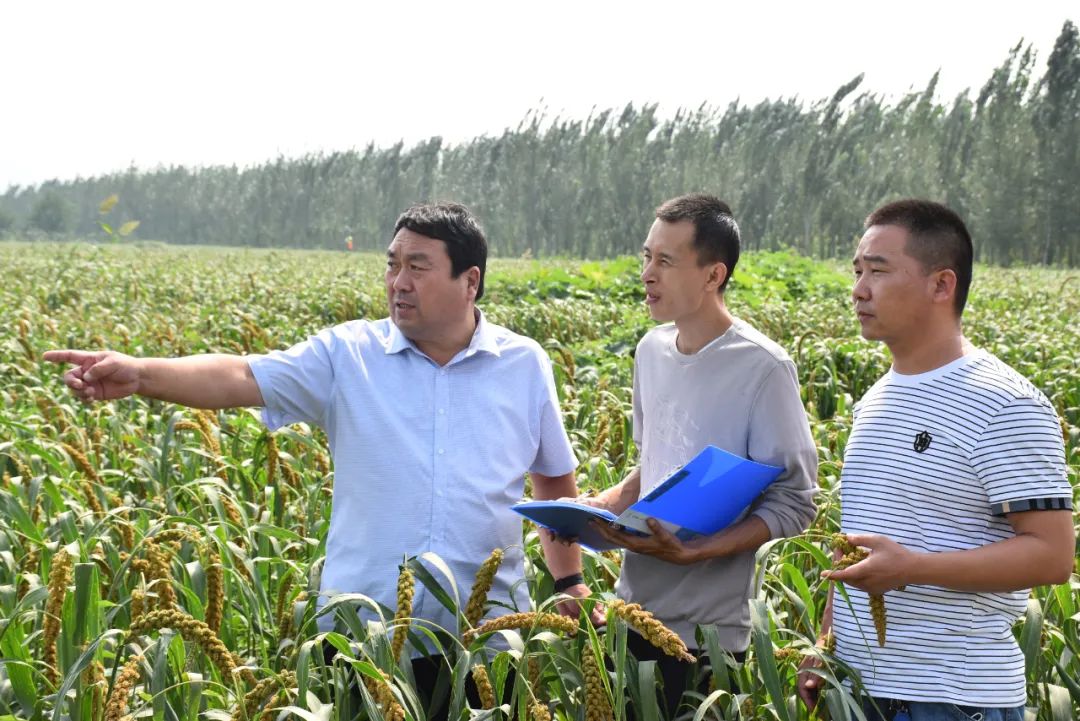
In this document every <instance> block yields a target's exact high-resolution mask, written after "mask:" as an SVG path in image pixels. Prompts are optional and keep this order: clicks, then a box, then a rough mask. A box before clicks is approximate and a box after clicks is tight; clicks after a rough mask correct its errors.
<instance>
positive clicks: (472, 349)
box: [386, 308, 500, 363]
mask: <svg viewBox="0 0 1080 721" xmlns="http://www.w3.org/2000/svg"><path fill="white" fill-rule="evenodd" d="M473 310H474V312H475V313H476V330H474V331H473V335H472V339H470V341H469V345H468V346H467V347H466V348H465V349H464V351H462V352H460V353H458V354H457V355H456V356H454V360H452V361H450V363H455V362H456V361H458V360H464V359H465V358H468V357H470V356H472V355H474V354H476V353H478V352H480V351H484V352H485V353H490V354H491V355H493V356H495V357H496V358H498V357H499V355H500V352H499V343H498V340H497V339H496V337H495V331H494V330H493V329H492V327H491V324H490V323H488V322H487V319H486V318H484V312H483V311H482V310H480V309H479V308H474V309H473ZM407 349H408V350H413V351H415V352H416V353H419V354H420V355H424V353H423V352H422V351H421V350H420V349H419V348H417V347H416V344H415V343H413V342H412V341H411V340H409V339H408V338H406V337H405V334H404V333H402V332H401V329H400V328H398V327H397V324H396V323H394V321H392V320H391V321H390V334H389V335H388V336H387V339H386V354H387V355H392V354H394V353H400V352H401V351H403V350H407ZM424 357H425V358H426V357H427V356H426V355H424Z"/></svg>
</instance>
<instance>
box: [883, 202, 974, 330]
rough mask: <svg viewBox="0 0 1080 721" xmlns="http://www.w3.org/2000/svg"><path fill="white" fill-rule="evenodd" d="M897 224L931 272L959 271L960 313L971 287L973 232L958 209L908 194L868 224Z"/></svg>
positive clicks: (911, 253)
mask: <svg viewBox="0 0 1080 721" xmlns="http://www.w3.org/2000/svg"><path fill="white" fill-rule="evenodd" d="M874 225H896V226H899V227H901V228H904V229H905V230H906V231H907V232H908V236H909V237H908V242H907V244H906V245H905V246H904V251H905V252H906V253H907V254H908V255H909V256H911V257H912V258H914V259H915V260H917V261H919V263H921V264H922V266H923V268H924V269H925V270H926V271H927V272H933V271H937V270H945V269H949V270H951V271H952V272H953V273H955V274H956V298H955V299H954V306H953V307H954V309H955V310H956V315H957V316H958V317H959V316H960V315H961V314H962V313H963V312H964V306H965V305H966V304H967V298H968V290H969V289H970V288H971V265H972V256H973V250H972V246H971V234H970V233H968V229H967V226H966V225H964V221H963V220H961V218H960V216H959V215H957V214H956V212H955V211H953V210H951V209H950V208H947V207H946V206H944V205H942V204H941V203H935V202H934V201H932V200H921V199H918V198H905V199H903V200H897V201H895V202H892V203H888V204H887V205H883V206H881V207H880V208H878V209H877V210H875V211H874V212H873V213H871V214H870V215H869V216H867V218H866V223H865V228H867V229H869V228H870V227H871V226H874Z"/></svg>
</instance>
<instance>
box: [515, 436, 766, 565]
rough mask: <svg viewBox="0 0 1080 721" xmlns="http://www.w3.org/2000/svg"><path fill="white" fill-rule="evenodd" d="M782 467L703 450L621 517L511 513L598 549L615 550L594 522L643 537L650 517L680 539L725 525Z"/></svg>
mask: <svg viewBox="0 0 1080 721" xmlns="http://www.w3.org/2000/svg"><path fill="white" fill-rule="evenodd" d="M783 470H784V469H783V468H781V467H779V466H770V465H766V464H764V463H757V462H756V461H751V460H747V459H746V458H740V457H739V456H736V455H734V454H732V453H728V452H727V451H724V450H721V449H720V448H717V447H716V446H706V447H705V449H704V450H702V451H701V452H700V453H698V454H697V455H696V456H694V458H693V459H691V460H690V462H688V463H687V464H686V465H684V466H683V467H682V468H679V469H678V470H676V471H675V472H673V473H672V474H671V475H669V476H668V477H667V478H665V479H664V480H663V481H661V482H660V483H659V484H657V485H656V487H655V488H653V489H652V490H651V491H649V493H648V494H646V495H645V497H644V498H642V499H641V500H640V501H638V502H637V503H635V504H634V505H632V506H630V508H628V509H626V511H625V512H624V513H623V514H622V515H620V516H615V514H613V513H611V512H609V511H604V510H600V509H598V508H592V507H590V506H585V505H583V504H580V503H571V502H567V501H526V502H524V503H518V504H516V505H514V506H513V507H512V508H513V510H515V511H517V512H518V513H520V514H521V515H522V516H525V517H526V518H528V519H530V520H532V521H534V522H535V523H536V524H537V525H540V526H543V527H544V528H547V529H550V530H552V531H554V532H555V533H557V534H559V535H560V536H564V537H568V538H577V539H578V540H579V542H580V543H581V545H583V546H586V547H588V548H591V549H593V550H597V551H603V550H608V549H611V548H616V547H617V546H615V545H614V544H612V543H610V542H608V541H607V540H606V539H604V538H603V537H602V536H600V535H599V534H598V533H596V531H595V530H594V529H593V528H592V527H591V526H590V525H589V522H590V521H592V520H594V519H598V520H601V521H603V522H607V523H614V524H617V525H618V526H621V527H622V529H623V530H627V531H631V532H636V533H639V534H644V535H648V534H649V533H650V531H649V528H648V526H647V525H646V523H645V521H646V520H647V519H649V518H655V519H656V520H658V521H660V523H661V525H662V526H663V527H664V528H665V529H667V530H668V531H669V532H671V533H673V534H674V535H675V536H676V537H677V538H679V539H680V540H683V541H687V540H690V539H692V538H697V537H699V536H708V535H711V534H713V533H716V532H717V531H721V530H723V529H724V528H727V527H728V526H730V525H731V524H732V523H733V522H734V521H735V519H737V518H738V517H739V516H740V515H741V514H742V513H743V511H745V510H746V508H747V507H748V506H749V505H750V504H751V503H752V502H753V501H754V499H755V498H757V497H758V496H759V495H760V494H761V492H762V491H763V490H765V487H766V486H768V485H769V484H770V483H772V482H773V481H774V480H776V478H777V477H778V476H779V475H780V473H781V472H782V471H783Z"/></svg>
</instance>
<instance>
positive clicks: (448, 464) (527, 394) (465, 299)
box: [45, 204, 588, 633]
mask: <svg viewBox="0 0 1080 721" xmlns="http://www.w3.org/2000/svg"><path fill="white" fill-rule="evenodd" d="M486 259H487V244H486V241H485V239H484V235H483V232H482V230H481V229H480V226H479V224H478V223H477V221H476V219H475V218H474V217H473V216H472V215H471V213H469V211H468V210H467V209H465V208H464V207H463V206H460V205H457V204H438V205H421V206H414V207H412V208H410V209H408V210H406V211H405V212H404V213H403V214H402V215H401V217H400V218H398V221H397V223H396V224H395V227H394V237H393V240H392V242H391V243H390V246H389V248H388V249H387V268H386V293H387V300H388V303H389V307H390V317H389V318H385V319H382V320H377V321H366V320H356V321H350V322H348V323H343V324H341V325H338V326H335V327H333V328H329V329H326V330H324V331H322V332H321V333H319V334H317V335H315V336H313V337H312V338H310V339H308V340H307V341H304V342H302V343H299V344H298V345H296V346H293V347H292V348H290V349H288V350H285V351H275V352H272V353H269V354H267V355H263V356H248V357H242V356H234V355H224V354H206V355H199V356H189V357H184V358H171V359H162V358H133V357H130V356H126V355H123V354H121V353H115V352H111V351H104V352H85V351H50V352H48V353H46V354H45V359H46V360H49V361H56V362H68V363H73V364H75V367H74V368H72V369H71V370H69V371H68V372H67V373H66V374H65V382H66V383H67V384H68V386H69V387H70V388H71V389H72V390H73V391H74V392H75V394H76V395H77V396H79V397H80V398H82V399H83V400H87V401H93V400H110V399H114V398H122V397H124V396H128V395H132V394H139V395H143V396H147V397H150V398H157V399H161V400H166V401H171V402H174V403H179V404H182V405H186V406H192V407H197V408H229V407H237V406H262V407H263V416H262V417H263V421H264V422H265V423H266V424H267V426H268V427H270V428H271V429H273V428H278V427H280V426H282V425H285V424H289V423H296V422H301V421H303V422H307V423H312V424H316V425H319V426H321V427H322V428H323V429H324V430H325V431H326V434H327V437H328V438H329V442H330V447H331V450H332V453H333V457H334V467H335V476H334V477H335V482H334V500H333V509H332V511H331V520H330V530H329V536H328V538H327V551H326V563H325V566H324V569H323V573H322V591H323V593H324V594H330V593H333V592H359V593H364V594H365V595H368V596H370V597H371V598H373V599H374V600H376V601H378V602H380V603H382V604H384V605H386V606H388V607H390V608H393V607H394V605H395V584H396V579H397V574H398V564H399V563H400V562H401V559H402V558H403V557H404V556H413V555H417V554H421V553H424V552H426V551H433V552H435V553H437V554H438V555H439V556H441V557H442V558H443V560H445V561H446V563H447V565H448V566H449V568H450V570H451V571H452V572H453V574H454V576H455V578H456V580H457V582H458V583H459V584H461V585H464V586H465V587H466V588H467V587H468V585H469V584H470V583H471V581H472V578H473V576H474V575H475V573H476V570H477V568H478V567H479V565H480V564H481V563H482V562H483V561H484V559H485V558H486V557H487V556H488V555H489V554H490V553H491V551H492V550H493V549H495V548H503V549H505V551H506V556H505V559H504V562H503V565H502V568H501V569H500V571H499V574H498V576H497V577H496V579H495V584H494V586H493V588H492V592H491V594H490V597H491V598H492V599H493V600H495V601H497V602H501V603H503V604H508V605H510V606H514V605H517V606H519V607H522V608H523V609H525V608H527V606H528V597H527V594H526V593H525V589H524V588H523V585H522V584H521V583H520V579H521V578H522V577H523V573H524V572H523V562H522V550H521V522H520V518H519V517H517V515H516V514H514V513H513V512H511V510H510V506H511V505H512V504H513V503H514V502H516V501H518V500H520V498H521V497H522V494H523V492H524V474H525V473H526V472H528V473H529V474H530V475H531V478H532V483H533V489H534V495H535V496H536V497H537V498H559V497H560V496H567V495H575V494H576V486H575V483H574V475H573V471H574V468H575V466H576V460H575V458H574V455H573V453H572V451H571V448H570V443H569V440H568V439H567V437H566V432H565V430H564V429H563V425H562V420H561V415H560V413H559V408H558V399H557V396H556V393H555V384H554V380H553V378H552V372H551V365H550V361H549V360H548V358H547V356H546V354H545V353H544V352H543V350H542V349H541V348H540V346H539V345H538V344H537V343H536V342H535V341H533V340H531V339H528V338H524V337H522V336H519V335H516V334H514V333H512V332H510V331H509V330H507V329H505V328H501V327H499V326H496V325H493V324H491V323H488V322H487V320H486V319H485V318H484V315H483V313H481V312H480V310H479V309H477V308H476V305H475V303H476V301H477V300H479V299H480V298H481V297H482V296H483V291H484V272H485V267H486ZM542 542H543V544H544V552H545V555H546V559H547V563H548V566H549V568H550V570H551V572H552V574H553V575H554V576H555V578H556V579H557V580H558V581H560V582H559V583H557V588H560V589H561V590H563V591H564V592H565V593H567V594H569V595H571V596H574V597H582V596H586V595H588V589H587V588H586V587H585V586H584V584H582V583H581V577H580V570H581V565H580V564H581V559H580V551H579V549H578V548H577V547H576V546H572V547H567V546H564V545H562V544H560V543H557V542H555V541H554V540H552V539H550V538H547V537H544V538H543V539H542ZM515 584H517V586H516V590H515V589H514V586H515ZM463 601H464V599H462V602H463ZM566 611H567V612H568V613H576V609H573V608H566ZM414 615H415V616H416V617H417V618H420V619H424V620H425V621H426V622H429V623H431V624H435V625H437V626H439V627H442V628H445V629H448V630H449V631H451V632H452V633H453V632H454V631H456V619H455V618H454V617H453V615H451V614H450V613H449V612H448V611H447V610H446V609H445V608H443V607H442V605H441V604H440V603H439V602H438V601H437V600H436V599H434V598H433V597H431V596H430V595H429V594H426V593H425V592H424V589H423V588H420V589H418V593H417V596H416V598H415V599H414ZM324 621H331V620H330V619H324Z"/></svg>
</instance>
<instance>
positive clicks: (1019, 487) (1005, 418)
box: [971, 397, 1072, 515]
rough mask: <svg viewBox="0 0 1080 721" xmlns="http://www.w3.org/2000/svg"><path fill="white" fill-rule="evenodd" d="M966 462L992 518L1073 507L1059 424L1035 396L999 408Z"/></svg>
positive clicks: (1017, 399)
mask: <svg viewBox="0 0 1080 721" xmlns="http://www.w3.org/2000/svg"><path fill="white" fill-rule="evenodd" d="M971 463H972V466H973V467H974V468H975V473H976V474H977V475H978V477H979V479H980V480H981V481H982V483H983V486H984V487H985V488H986V494H987V496H988V498H989V499H990V504H991V509H992V512H993V513H994V514H995V515H1004V514H1006V513H1015V512H1020V511H1033V510H1068V509H1071V508H1072V488H1071V487H1070V486H1069V480H1068V473H1067V471H1066V467H1065V446H1064V443H1063V441H1062V438H1061V426H1060V425H1059V423H1058V419H1057V416H1056V415H1055V414H1054V411H1053V409H1052V408H1051V407H1050V406H1049V404H1047V403H1045V402H1040V400H1039V399H1037V398H1030V397H1020V398H1016V399H1014V400H1012V401H1011V402H1009V403H1007V404H1005V405H1004V406H1002V407H1001V408H1000V409H999V410H998V411H997V412H996V413H995V414H994V416H993V417H992V418H991V419H990V422H989V423H988V424H987V426H986V428H985V429H984V430H983V432H982V434H981V435H980V436H979V439H978V441H977V442H976V444H975V447H974V449H973V450H972V455H971Z"/></svg>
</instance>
